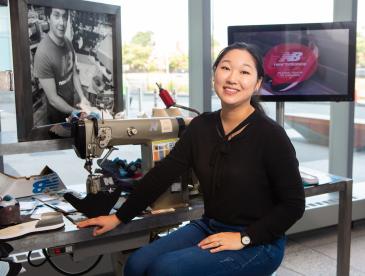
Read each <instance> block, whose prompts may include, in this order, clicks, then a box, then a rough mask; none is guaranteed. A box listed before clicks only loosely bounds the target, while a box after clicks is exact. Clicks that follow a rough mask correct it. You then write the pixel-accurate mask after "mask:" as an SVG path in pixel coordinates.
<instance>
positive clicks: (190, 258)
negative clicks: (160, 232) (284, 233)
mask: <svg viewBox="0 0 365 276" xmlns="http://www.w3.org/2000/svg"><path fill="white" fill-rule="evenodd" d="M243 229H244V227H241V226H231V225H226V224H223V223H220V222H218V221H216V220H214V219H209V218H206V217H203V218H202V219H200V220H196V221H192V222H191V223H189V224H187V225H185V226H184V227H181V228H180V229H178V230H176V231H174V232H172V233H171V234H169V235H167V236H164V237H162V238H160V239H158V240H155V241H154V242H152V243H150V244H148V245H146V246H144V247H142V248H140V249H138V250H137V251H135V252H133V253H132V254H131V255H130V256H129V258H128V260H127V263H126V265H125V269H124V275H125V276H140V275H149V276H164V275H170V276H180V275H181V276H186V275H188V276H194V275H199V276H200V275H204V276H207V275H217V276H218V275H229V276H233V275H240V276H242V275H250V276H261V275H262V276H263V275H271V274H272V273H273V272H274V271H275V270H276V269H277V268H278V267H279V265H280V263H281V261H282V259H283V256H284V249H285V240H286V239H285V237H283V238H280V239H277V240H275V241H274V242H272V243H270V244H265V245H257V246H249V247H246V248H243V249H241V250H225V251H220V252H217V253H210V252H209V249H205V250H204V249H201V248H200V247H198V246H197V244H198V243H199V242H200V241H201V240H203V239H204V238H206V237H207V236H209V235H212V234H216V233H219V232H240V231H242V230H243Z"/></svg>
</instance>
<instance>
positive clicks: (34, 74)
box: [10, 0, 123, 141]
mask: <svg viewBox="0 0 365 276" xmlns="http://www.w3.org/2000/svg"><path fill="white" fill-rule="evenodd" d="M10 11H11V26H12V41H13V57H14V75H15V100H16V113H17V130H18V140H19V141H30V140H47V139H52V138H62V137H70V127H69V125H68V124H67V123H66V122H67V121H69V119H70V115H71V114H77V113H78V112H80V111H84V112H86V113H87V114H90V113H92V112H94V113H96V114H101V111H103V114H104V115H110V116H112V115H113V114H115V113H117V112H119V111H121V110H122V106H123V94H122V70H121V18H120V7H119V6H115V5H108V4H102V3H95V2H88V1H80V0H76V1H71V0H69V1H61V0H52V1H50V0H48V1H46V0H19V1H12V2H11V5H10ZM63 127H64V128H63Z"/></svg>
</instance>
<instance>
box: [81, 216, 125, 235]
mask: <svg viewBox="0 0 365 276" xmlns="http://www.w3.org/2000/svg"><path fill="white" fill-rule="evenodd" d="M120 223H122V222H121V221H120V220H119V219H118V217H117V216H116V215H115V214H113V215H108V216H100V217H96V218H91V219H87V220H83V221H81V222H79V223H78V224H77V227H78V228H86V227H91V226H94V231H93V236H99V235H101V234H104V233H106V232H108V231H110V230H113V229H114V228H115V227H117V226H118V225H119V224H120Z"/></svg>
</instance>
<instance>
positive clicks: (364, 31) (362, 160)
mask: <svg viewBox="0 0 365 276" xmlns="http://www.w3.org/2000/svg"><path fill="white" fill-rule="evenodd" d="M357 10H358V13H357V20H358V21H357V49H356V50H357V51H356V82H355V95H356V104H355V130H354V136H355V139H354V167H353V178H354V182H365V171H364V168H365V0H358V8H357Z"/></svg>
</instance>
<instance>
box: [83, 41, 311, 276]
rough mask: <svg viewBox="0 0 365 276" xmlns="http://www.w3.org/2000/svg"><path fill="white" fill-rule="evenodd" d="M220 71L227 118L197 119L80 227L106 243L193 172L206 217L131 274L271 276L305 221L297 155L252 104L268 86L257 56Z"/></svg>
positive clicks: (142, 254) (243, 49) (229, 52)
mask: <svg viewBox="0 0 365 276" xmlns="http://www.w3.org/2000/svg"><path fill="white" fill-rule="evenodd" d="M213 71H214V88H215V91H216V93H217V95H218V97H219V98H220V100H221V104H222V109H221V110H219V111H216V112H211V113H204V114H202V115H200V116H198V117H196V118H194V120H192V122H191V123H190V125H189V127H188V128H187V130H186V131H185V133H184V135H183V136H182V138H181V139H180V140H179V142H178V143H177V144H176V146H175V147H174V149H173V150H172V152H171V153H170V155H169V156H167V157H166V158H165V159H164V160H163V162H161V163H160V164H159V165H158V166H156V167H155V168H153V169H152V170H151V171H150V172H149V173H147V174H146V175H145V177H144V178H143V180H142V181H141V183H140V184H139V185H138V187H137V188H136V190H135V192H134V193H132V194H131V195H130V196H129V198H128V200H127V201H126V203H125V204H124V205H123V206H122V207H121V208H120V209H119V210H118V212H117V214H116V215H109V216H102V217H98V218H94V219H90V220H87V221H84V222H81V223H80V224H79V225H78V226H79V227H88V226H97V227H96V228H95V229H94V235H99V234H102V233H104V232H106V231H109V230H111V229H113V228H115V227H116V226H117V225H119V224H120V223H127V222H129V221H130V220H131V219H132V218H133V217H135V216H136V215H138V214H139V213H140V212H141V211H142V210H144V209H145V208H146V207H147V206H148V205H149V204H151V203H152V202H153V201H154V200H155V199H156V198H157V197H158V196H159V195H160V194H161V193H162V192H163V191H164V190H166V189H167V187H168V186H169V184H170V183H171V182H172V180H173V179H175V177H176V176H178V175H180V174H181V173H182V172H184V171H186V170H187V169H188V168H190V167H192V168H193V169H194V171H195V173H196V175H197V177H198V179H199V182H200V185H201V188H202V191H203V196H204V206H205V214H204V215H203V217H202V218H201V219H200V220H196V221H192V222H191V223H189V224H187V225H186V226H184V227H182V228H180V229H178V230H176V231H175V232H173V233H171V234H170V235H167V236H165V237H163V238H161V239H159V240H156V241H154V242H152V243H151V244H149V245H147V246H145V247H142V248H141V249H139V250H137V251H136V252H134V253H133V254H132V255H131V256H130V257H129V259H128V261H127V263H126V267H125V275H174V276H176V275H270V274H271V273H273V272H274V271H275V270H276V269H277V268H278V266H279V265H280V263H281V261H282V258H283V255H284V247H285V237H284V232H285V231H286V230H287V229H288V228H289V227H290V226H291V225H293V224H294V222H295V221H297V220H298V219H299V218H300V217H301V216H302V214H303V212H304V204H305V199H304V191H303V185H302V181H301V178H300V174H299V170H298V161H297V159H296V156H295V150H294V148H293V146H292V144H291V142H290V140H289V138H288V136H287V135H286V133H285V131H284V129H283V128H282V127H280V126H279V125H278V124H277V123H275V122H274V121H272V120H271V119H270V118H268V117H267V116H266V115H265V114H264V112H263V110H262V108H261V106H260V105H259V104H258V103H256V102H255V101H254V100H253V98H252V96H253V94H254V93H255V91H257V90H258V89H259V88H260V86H261V83H262V80H263V77H264V71H263V66H262V60H261V57H260V56H259V55H258V53H257V51H256V48H255V47H254V46H252V45H248V44H245V43H235V44H232V45H230V46H228V47H226V48H225V49H223V50H222V52H221V53H220V54H219V56H218V58H217V60H216V61H215V63H214V66H213Z"/></svg>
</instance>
